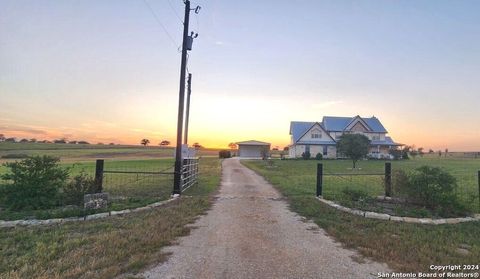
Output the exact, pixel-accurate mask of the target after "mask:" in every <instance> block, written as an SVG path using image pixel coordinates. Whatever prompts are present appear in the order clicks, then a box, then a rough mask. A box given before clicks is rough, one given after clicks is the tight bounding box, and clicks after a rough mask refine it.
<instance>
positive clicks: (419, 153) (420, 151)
mask: <svg viewBox="0 0 480 279" xmlns="http://www.w3.org/2000/svg"><path fill="white" fill-rule="evenodd" d="M423 150H424V148H423V147H419V148H418V155H420V157H423V154H425V152H423Z"/></svg>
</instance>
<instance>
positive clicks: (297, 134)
mask: <svg viewBox="0 0 480 279" xmlns="http://www.w3.org/2000/svg"><path fill="white" fill-rule="evenodd" d="M315 123H317V122H302V121H292V122H290V135H292V136H293V142H297V141H298V140H299V139H300V138H301V137H302V136H303V135H304V134H305V133H306V132H307V131H308V129H310V128H311V127H312V126H313V125H314V124H315Z"/></svg>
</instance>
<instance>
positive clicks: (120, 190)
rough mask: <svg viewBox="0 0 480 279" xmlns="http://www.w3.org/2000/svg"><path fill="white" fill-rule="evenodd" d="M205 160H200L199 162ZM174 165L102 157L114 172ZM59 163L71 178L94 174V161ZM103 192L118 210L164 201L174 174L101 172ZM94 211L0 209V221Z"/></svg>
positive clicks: (147, 169) (43, 217)
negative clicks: (83, 174) (82, 172)
mask: <svg viewBox="0 0 480 279" xmlns="http://www.w3.org/2000/svg"><path fill="white" fill-rule="evenodd" d="M204 160H208V159H205V158H204V159H202V162H203V161H204ZM173 165H174V160H173V159H169V158H166V159H150V160H130V161H124V160H105V166H104V167H105V170H115V171H122V170H128V171H152V172H158V171H162V170H165V169H170V170H169V171H172V170H171V168H172V167H173ZM62 166H64V167H66V168H70V177H73V176H75V175H77V174H79V173H80V172H81V171H82V170H83V171H85V172H86V173H87V174H88V175H91V176H92V177H93V176H94V173H95V163H94V162H80V163H63V164H62ZM103 181H104V183H103V191H104V192H107V193H109V194H110V202H109V207H108V209H105V210H97V212H101V211H106V210H121V209H128V208H135V207H140V206H144V205H147V204H150V203H153V202H156V201H160V200H166V199H168V198H169V197H170V195H171V192H172V187H173V186H172V185H173V175H171V174H166V175H146V174H117V173H115V174H111V173H105V174H104V180H103ZM89 213H90V214H91V213H93V212H85V211H84V210H83V208H79V207H71V206H68V207H58V208H54V209H48V210H24V211H10V210H6V209H4V210H1V211H0V220H15V219H23V218H36V219H49V218H61V217H71V216H83V215H85V214H89Z"/></svg>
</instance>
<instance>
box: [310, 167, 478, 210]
mask: <svg viewBox="0 0 480 279" xmlns="http://www.w3.org/2000/svg"><path fill="white" fill-rule="evenodd" d="M387 164H388V163H387ZM320 165H321V164H320ZM392 166H393V167H391V172H390V173H387V168H385V170H382V169H380V168H378V165H377V168H376V169H372V168H369V169H365V170H362V169H357V170H355V169H349V170H344V171H341V172H339V171H338V170H331V169H328V166H327V168H325V169H323V166H322V171H321V175H320V177H319V176H318V170H317V195H318V193H319V192H318V191H319V190H318V187H319V186H320V187H321V189H320V193H321V195H322V196H323V197H324V198H326V199H330V200H336V201H340V202H347V203H348V202H350V199H351V198H352V196H353V197H355V198H358V196H362V195H363V196H369V197H371V198H378V197H382V196H391V197H393V198H399V197H400V196H401V195H400V188H401V187H402V185H396V184H397V181H396V179H395V176H396V175H397V173H398V171H403V172H404V173H409V172H411V171H413V170H414V169H415V167H413V166H411V167H409V166H405V165H403V166H401V167H400V166H396V165H395V164H392ZM430 167H439V168H441V169H443V170H445V171H446V172H447V173H449V174H450V175H451V176H453V177H454V178H455V181H456V187H455V188H454V196H456V197H457V199H458V201H459V202H460V203H461V204H463V205H464V206H465V207H466V208H467V209H468V210H469V211H470V212H474V213H478V212H480V172H479V171H474V170H473V169H471V168H464V169H462V168H458V167H455V166H453V167H445V165H430ZM319 179H320V180H321V181H320V182H319V181H318V180H319ZM319 183H320V185H319ZM398 184H400V183H399V182H398Z"/></svg>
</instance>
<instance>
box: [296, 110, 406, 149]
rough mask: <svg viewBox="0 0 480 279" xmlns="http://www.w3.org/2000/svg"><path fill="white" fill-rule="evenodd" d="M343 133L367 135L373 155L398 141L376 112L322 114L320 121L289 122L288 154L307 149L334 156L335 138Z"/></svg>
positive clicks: (396, 145) (395, 144)
mask: <svg viewBox="0 0 480 279" xmlns="http://www.w3.org/2000/svg"><path fill="white" fill-rule="evenodd" d="M345 133H359V134H364V135H365V136H367V137H368V138H369V139H370V141H371V142H370V153H371V154H372V155H374V156H375V155H381V154H388V151H389V150H390V149H391V148H396V147H398V146H400V145H401V144H398V143H395V142H394V141H393V140H392V138H391V137H388V136H387V133H388V132H387V130H386V129H385V127H383V125H382V123H381V122H380V120H378V118H376V117H375V116H373V117H370V118H365V117H360V116H358V115H357V116H355V117H337V116H324V117H323V119H322V122H300V121H292V122H290V136H291V143H290V146H289V156H290V158H298V157H301V156H302V154H303V153H304V152H307V151H308V152H310V154H311V156H312V157H315V155H316V154H317V153H321V154H322V155H323V157H324V158H337V147H336V144H337V141H338V140H339V138H340V136H341V135H343V134H345Z"/></svg>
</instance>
